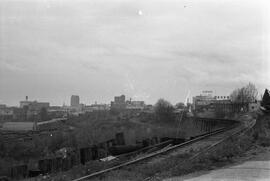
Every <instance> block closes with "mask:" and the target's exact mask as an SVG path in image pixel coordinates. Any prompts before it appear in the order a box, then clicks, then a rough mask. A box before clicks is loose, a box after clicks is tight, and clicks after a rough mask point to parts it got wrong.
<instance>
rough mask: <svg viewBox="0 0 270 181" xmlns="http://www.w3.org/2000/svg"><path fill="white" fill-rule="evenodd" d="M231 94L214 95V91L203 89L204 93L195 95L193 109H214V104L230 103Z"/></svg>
mask: <svg viewBox="0 0 270 181" xmlns="http://www.w3.org/2000/svg"><path fill="white" fill-rule="evenodd" d="M230 102H231V100H230V97H229V96H213V91H202V94H200V95H198V96H195V97H193V105H192V106H193V109H194V110H196V111H203V110H209V109H210V110H212V109H213V104H221V103H225V104H228V103H230Z"/></svg>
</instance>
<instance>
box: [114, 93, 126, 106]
mask: <svg viewBox="0 0 270 181" xmlns="http://www.w3.org/2000/svg"><path fill="white" fill-rule="evenodd" d="M126 106H127V105H126V97H125V95H121V96H115V97H114V101H112V102H111V109H113V110H123V109H126Z"/></svg>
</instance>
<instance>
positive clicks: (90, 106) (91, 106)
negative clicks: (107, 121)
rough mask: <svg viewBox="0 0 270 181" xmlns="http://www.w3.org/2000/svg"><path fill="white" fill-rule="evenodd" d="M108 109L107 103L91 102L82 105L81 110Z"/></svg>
mask: <svg viewBox="0 0 270 181" xmlns="http://www.w3.org/2000/svg"><path fill="white" fill-rule="evenodd" d="M107 110H110V106H109V105H107V104H96V103H95V104H92V105H87V106H84V108H83V112H94V111H107Z"/></svg>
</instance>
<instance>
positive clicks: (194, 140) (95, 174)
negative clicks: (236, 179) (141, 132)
mask: <svg viewBox="0 0 270 181" xmlns="http://www.w3.org/2000/svg"><path fill="white" fill-rule="evenodd" d="M234 128H236V127H235V126H230V127H228V128H221V129H218V130H216V131H213V132H210V133H208V134H205V135H203V136H199V137H197V138H194V139H192V140H189V141H186V142H184V143H180V144H178V145H174V146H171V147H168V148H166V149H161V150H159V151H157V152H154V153H150V154H148V155H146V156H143V157H140V158H137V159H134V160H131V161H128V162H125V163H122V164H119V165H117V166H113V167H111V168H107V169H104V170H101V171H98V172H94V173H92V174H89V175H86V176H83V177H80V178H77V179H74V180H72V181H81V180H84V179H89V178H93V177H96V176H99V175H102V174H104V173H107V172H110V171H113V170H116V169H119V168H122V167H125V166H128V165H132V164H135V163H138V162H141V161H144V160H147V159H149V158H152V157H155V156H157V155H161V154H164V153H167V152H169V151H172V150H175V149H177V148H181V147H184V146H186V145H189V144H192V143H195V142H198V141H200V140H202V139H205V138H207V137H210V136H213V135H216V134H219V133H223V132H225V131H227V130H231V129H234Z"/></svg>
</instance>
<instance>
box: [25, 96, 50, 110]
mask: <svg viewBox="0 0 270 181" xmlns="http://www.w3.org/2000/svg"><path fill="white" fill-rule="evenodd" d="M24 107H27V109H28V110H30V111H40V110H41V109H42V108H46V109H48V108H49V107H50V103H49V102H38V101H29V100H28V96H26V100H25V101H20V108H24Z"/></svg>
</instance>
